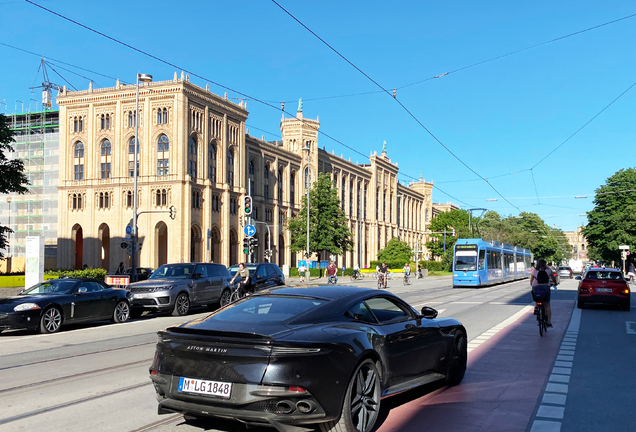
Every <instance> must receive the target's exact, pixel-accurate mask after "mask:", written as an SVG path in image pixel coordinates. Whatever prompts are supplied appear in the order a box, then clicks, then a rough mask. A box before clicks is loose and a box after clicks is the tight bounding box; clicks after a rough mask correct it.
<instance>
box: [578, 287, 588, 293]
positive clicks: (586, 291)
mask: <svg viewBox="0 0 636 432" xmlns="http://www.w3.org/2000/svg"><path fill="white" fill-rule="evenodd" d="M579 292H581V293H583V294H589V293H590V290H589V289H588V288H587V287H583V286H582V287H579Z"/></svg>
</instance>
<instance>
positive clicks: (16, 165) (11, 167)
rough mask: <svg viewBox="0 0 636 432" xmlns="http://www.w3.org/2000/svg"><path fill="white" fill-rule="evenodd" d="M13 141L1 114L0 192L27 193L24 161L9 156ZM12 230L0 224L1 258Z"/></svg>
mask: <svg viewBox="0 0 636 432" xmlns="http://www.w3.org/2000/svg"><path fill="white" fill-rule="evenodd" d="M12 142H14V139H13V133H12V132H11V130H10V129H9V126H8V122H7V118H6V117H5V116H4V115H3V114H0V193H2V194H7V193H11V192H16V193H19V194H25V193H27V192H28V191H29V190H28V189H27V187H26V185H28V184H29V181H28V179H27V176H26V175H25V174H24V162H23V161H22V160H20V159H9V158H8V157H7V153H11V152H13V146H11V143H12ZM12 232H13V231H12V230H11V228H9V227H6V226H0V258H4V254H3V253H2V252H1V251H2V250H3V249H6V248H7V247H8V241H7V235H8V234H9V233H12Z"/></svg>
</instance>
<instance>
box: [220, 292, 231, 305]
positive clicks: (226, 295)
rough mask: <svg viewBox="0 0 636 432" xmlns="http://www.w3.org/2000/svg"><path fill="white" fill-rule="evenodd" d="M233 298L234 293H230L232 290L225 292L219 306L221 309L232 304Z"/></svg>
mask: <svg viewBox="0 0 636 432" xmlns="http://www.w3.org/2000/svg"><path fill="white" fill-rule="evenodd" d="M231 297H232V293H230V290H225V291H223V293H222V294H221V299H220V300H219V304H220V305H221V307H223V306H227V305H228V304H230V301H231Z"/></svg>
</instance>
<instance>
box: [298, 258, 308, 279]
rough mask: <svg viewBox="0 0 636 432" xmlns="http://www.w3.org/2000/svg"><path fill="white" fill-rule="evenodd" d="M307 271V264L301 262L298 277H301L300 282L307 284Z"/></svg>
mask: <svg viewBox="0 0 636 432" xmlns="http://www.w3.org/2000/svg"><path fill="white" fill-rule="evenodd" d="M306 271H307V267H305V263H304V262H301V263H300V267H298V276H300V282H301V283H304V282H305V272H306Z"/></svg>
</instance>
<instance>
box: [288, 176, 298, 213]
mask: <svg viewBox="0 0 636 432" xmlns="http://www.w3.org/2000/svg"><path fill="white" fill-rule="evenodd" d="M289 204H290V205H292V206H293V205H296V173H295V172H294V171H292V172H291V173H290V174H289Z"/></svg>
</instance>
